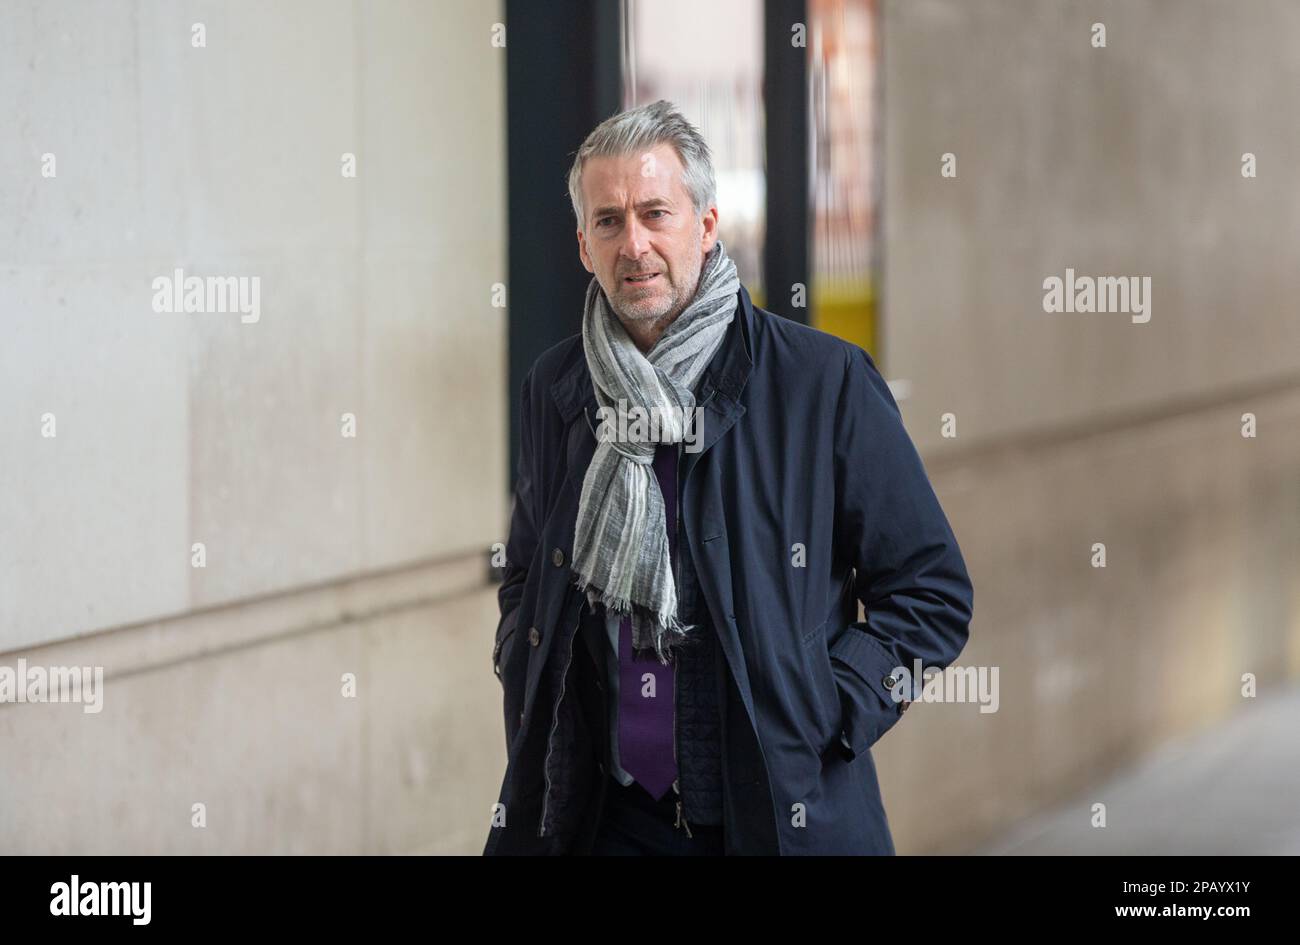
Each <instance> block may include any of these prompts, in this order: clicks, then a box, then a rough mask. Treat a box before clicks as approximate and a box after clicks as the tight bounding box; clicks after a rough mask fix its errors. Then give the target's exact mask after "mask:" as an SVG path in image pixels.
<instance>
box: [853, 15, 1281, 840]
mask: <svg viewBox="0 0 1300 945" xmlns="http://www.w3.org/2000/svg"><path fill="white" fill-rule="evenodd" d="M1094 22H1103V23H1104V24H1105V26H1106V31H1107V33H1106V41H1107V45H1106V47H1105V48H1104V49H1098V48H1093V47H1092V45H1091V44H1090V39H1091V36H1092V30H1091V24H1092V23H1094ZM1297 49H1300V7H1297V6H1296V5H1295V4H1294V3H1289V2H1286V0H1278V2H1269V0H1252V2H1251V3H1249V4H1217V3H1213V2H1209V0H1202V2H1181V0H1148V2H1122V3H1121V2H1113V3H1107V2H1092V3H1087V4H1074V3H1041V2H1034V0H998V2H982V3H966V2H960V0H894V2H886V3H885V4H884V51H885V55H884V58H885V122H886V128H885V168H884V172H885V197H884V221H885V224H884V226H885V246H884V261H885V270H884V274H883V275H884V278H883V286H884V292H885V295H884V304H883V308H882V333H883V337H884V346H883V347H884V357H883V362H884V365H885V371H886V376H887V377H889V378H891V379H895V378H901V379H906V380H908V381H909V382H910V392H909V396H908V399H907V400H906V401H905V402H904V403H903V405H902V406H903V412H904V416H905V419H906V421H907V424H908V428H909V430H910V431H911V433H912V435H913V437H914V439H915V440H916V441H917V442H918V443H919V444H921V446H922V449H923V454H924V456H925V459H926V463H927V467H928V469H929V470H930V472H931V475H932V477H933V482H934V484H935V488H936V490H937V491H938V493H939V495H940V498H941V500H942V501H943V503H944V507H945V509H946V510H947V511H948V513H949V515H950V517H951V519H952V521H953V525H954V528H955V530H956V533H957V536H958V539H959V541H960V542H961V546H962V550H963V552H964V553H965V556H966V560H967V563H968V565H969V566H970V571H971V575H972V578H973V581H974V585H975V619H974V622H973V624H972V635H971V643H970V645H969V646H968V648H967V650H966V652H964V653H963V654H962V656H961V658H960V659H959V660H958V662H959V664H960V665H963V666H965V665H971V666H979V665H984V666H998V667H999V668H1000V684H1001V705H1000V708H999V710H998V712H996V713H993V714H986V715H980V714H978V712H977V707H976V706H973V705H945V704H929V705H921V706H916V707H914V708H913V709H911V710H910V711H909V713H908V716H907V718H906V720H905V722H904V723H903V724H900V725H899V726H897V727H896V728H895V729H893V730H891V732H890V733H889V734H888V735H887V736H886V737H885V739H884V740H882V742H881V743H880V745H879V747H878V748H877V750H876V757H877V762H878V764H879V767H880V771H881V779H882V787H883V790H884V793H885V802H886V807H887V809H888V810H889V812H890V816H891V818H892V821H893V824H894V827H895V831H896V834H897V836H898V838H899V849H900V850H906V851H909V852H923V851H952V850H959V849H966V848H971V847H973V846H974V845H975V844H976V843H977V842H978V841H979V840H987V839H990V838H993V837H996V836H997V834H998V833H999V832H1000V831H1001V830H1002V829H1004V828H1005V827H1007V826H1008V825H1010V824H1012V823H1014V822H1015V821H1016V820H1018V819H1019V818H1022V817H1024V816H1025V815H1026V814H1028V813H1029V812H1031V811H1035V810H1038V809H1040V808H1043V807H1045V806H1047V805H1049V804H1051V803H1052V802H1053V801H1058V800H1061V799H1064V798H1066V797H1069V798H1076V797H1080V798H1082V801H1081V802H1080V809H1079V811H1078V817H1079V818H1081V819H1082V822H1083V823H1084V824H1087V823H1088V822H1089V818H1090V817H1091V814H1092V812H1091V810H1090V806H1089V805H1090V804H1091V803H1092V802H1096V801H1102V802H1105V801H1106V800H1108V798H1105V797H1100V796H1096V795H1094V794H1090V793H1089V787H1090V786H1092V785H1096V784H1099V783H1100V782H1101V781H1102V780H1104V778H1105V776H1106V775H1107V774H1109V773H1111V772H1114V771H1115V770H1117V769H1118V768H1120V767H1122V766H1123V765H1125V764H1127V763H1129V762H1131V761H1133V760H1134V759H1135V758H1137V757H1138V756H1139V755H1141V754H1143V753H1144V752H1146V751H1148V750H1149V749H1151V748H1152V747H1153V746H1154V745H1156V744H1157V743H1159V742H1160V741H1162V740H1164V739H1166V738H1168V737H1170V736H1173V735H1175V734H1177V733H1181V732H1187V731H1191V730H1194V729H1196V728H1199V727H1201V726H1204V725H1207V724H1210V723H1212V722H1213V721H1215V720H1218V719H1221V718H1223V717H1224V716H1226V715H1228V714H1229V713H1232V712H1236V711H1249V708H1250V706H1251V700H1250V699H1247V698H1243V697H1242V694H1241V687H1242V676H1243V674H1245V673H1253V674H1255V676H1256V677H1257V678H1258V681H1259V691H1260V694H1261V695H1263V694H1267V693H1270V692H1274V691H1276V690H1277V689H1278V688H1280V684H1281V683H1282V682H1283V681H1284V680H1286V679H1288V678H1289V679H1295V678H1296V677H1297V676H1298V675H1300V437H1297V436H1296V430H1297V429H1300V318H1297V317H1296V316H1297V311H1296V299H1297V298H1298V297H1300V249H1298V248H1297V247H1300V239H1297V237H1300V189H1297V187H1296V186H1295V182H1296V174H1295V168H1296V166H1297V159H1298V158H1300V125H1297V124H1296V122H1295V121H1293V120H1291V119H1292V117H1293V116H1294V105H1293V102H1292V100H1293V97H1294V96H1293V95H1292V91H1291V90H1292V89H1294V88H1295V87H1296V85H1297V80H1298V79H1300V55H1297V53H1296V50H1297ZM1247 151H1249V152H1253V153H1254V154H1255V155H1256V158H1257V162H1258V171H1259V176H1258V177H1257V178H1256V179H1253V180H1248V179H1245V178H1243V177H1242V175H1241V158H1242V154H1243V152H1247ZM944 152H951V153H953V154H954V155H955V156H956V159H957V177H956V178H955V179H946V178H944V177H942V176H941V175H940V161H941V155H942V154H943V153H944ZM1066 267H1071V268H1073V269H1075V270H1076V272H1077V273H1078V274H1080V275H1083V274H1090V275H1146V276H1150V277H1151V279H1152V303H1153V305H1152V310H1151V319H1150V321H1149V322H1147V323H1145V324H1135V323H1133V322H1132V320H1131V318H1130V316H1129V315H1126V314H1122V313H1105V314H1103V313H1091V314H1087V313H1072V314H1071V313H1060V314H1049V313H1046V312H1044V311H1043V308H1042V302H1043V288H1042V283H1043V280H1044V279H1045V278H1047V277H1048V276H1051V275H1057V276H1064V275H1065V269H1066ZM948 412H951V413H952V414H954V415H955V417H956V433H957V435H956V437H955V438H945V437H943V436H942V435H941V416H942V414H944V413H948ZM1247 412H1250V413H1254V414H1255V415H1256V417H1257V420H1258V436H1257V437H1256V438H1254V439H1247V438H1243V437H1242V436H1241V425H1242V424H1241V416H1242V414H1243V413H1247ZM1094 542H1104V543H1105V544H1106V547H1107V566H1106V567H1105V568H1104V569H1100V568H1094V567H1092V564H1091V557H1092V545H1093V543H1094ZM1207 763H1208V762H1207ZM1221 776H1222V777H1224V778H1228V779H1231V778H1232V777H1234V774H1233V772H1231V771H1227V770H1225V771H1223V772H1222V775H1221ZM1186 814H1187V816H1191V817H1195V816H1197V813H1196V812H1195V811H1188V812H1186ZM1125 816H1126V812H1125V811H1124V810H1123V809H1122V805H1115V806H1114V807H1113V809H1111V810H1110V811H1109V818H1110V825H1111V828H1112V829H1111V830H1110V831H1097V836H1098V838H1099V839H1097V840H1096V841H1094V844H1093V847H1096V848H1097V849H1096V850H1095V852H1102V851H1103V850H1104V849H1107V848H1108V847H1107V842H1108V839H1113V841H1114V843H1115V844H1116V846H1114V847H1111V848H1110V849H1116V850H1118V849H1124V847H1123V835H1124V834H1123V831H1124V824H1125ZM1090 849H1091V848H1090Z"/></svg>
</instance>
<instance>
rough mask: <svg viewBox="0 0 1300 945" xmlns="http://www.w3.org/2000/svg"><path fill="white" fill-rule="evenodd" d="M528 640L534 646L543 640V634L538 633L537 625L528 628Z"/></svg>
mask: <svg viewBox="0 0 1300 945" xmlns="http://www.w3.org/2000/svg"><path fill="white" fill-rule="evenodd" d="M528 642H529V643H531V644H532V645H533V646H537V644H539V643H541V642H542V635H541V634H540V633H538V631H537V628H536V627H529V628H528Z"/></svg>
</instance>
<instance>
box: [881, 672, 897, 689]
mask: <svg viewBox="0 0 1300 945" xmlns="http://www.w3.org/2000/svg"><path fill="white" fill-rule="evenodd" d="M880 682H881V684H882V685H883V686H884V687H885V688H886V689H893V688H894V687H895V686H897V685H898V677H896V676H894V675H893V674H892V673H891V674H890V675H888V676H886V677H885V678H884V679H882V680H880Z"/></svg>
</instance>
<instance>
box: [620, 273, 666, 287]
mask: <svg viewBox="0 0 1300 945" xmlns="http://www.w3.org/2000/svg"><path fill="white" fill-rule="evenodd" d="M658 276H659V273H657V272H640V273H637V274H636V275H632V276H624V277H623V281H624V282H626V283H627V284H628V285H645V284H646V283H647V282H650V281H651V280H653V279H656V278H658Z"/></svg>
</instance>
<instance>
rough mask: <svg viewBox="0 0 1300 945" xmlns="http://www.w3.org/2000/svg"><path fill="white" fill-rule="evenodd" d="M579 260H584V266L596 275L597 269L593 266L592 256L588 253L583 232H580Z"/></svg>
mask: <svg viewBox="0 0 1300 945" xmlns="http://www.w3.org/2000/svg"><path fill="white" fill-rule="evenodd" d="M578 258H579V259H581V260H582V266H583V268H584V269H586V270H587V271H588V272H589V273H591V274H592V275H595V274H596V269H595V267H594V266H593V265H592V264H591V255H590V254H589V253H588V252H587V240H586V238H585V237H583V235H582V230H579V231H578Z"/></svg>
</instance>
